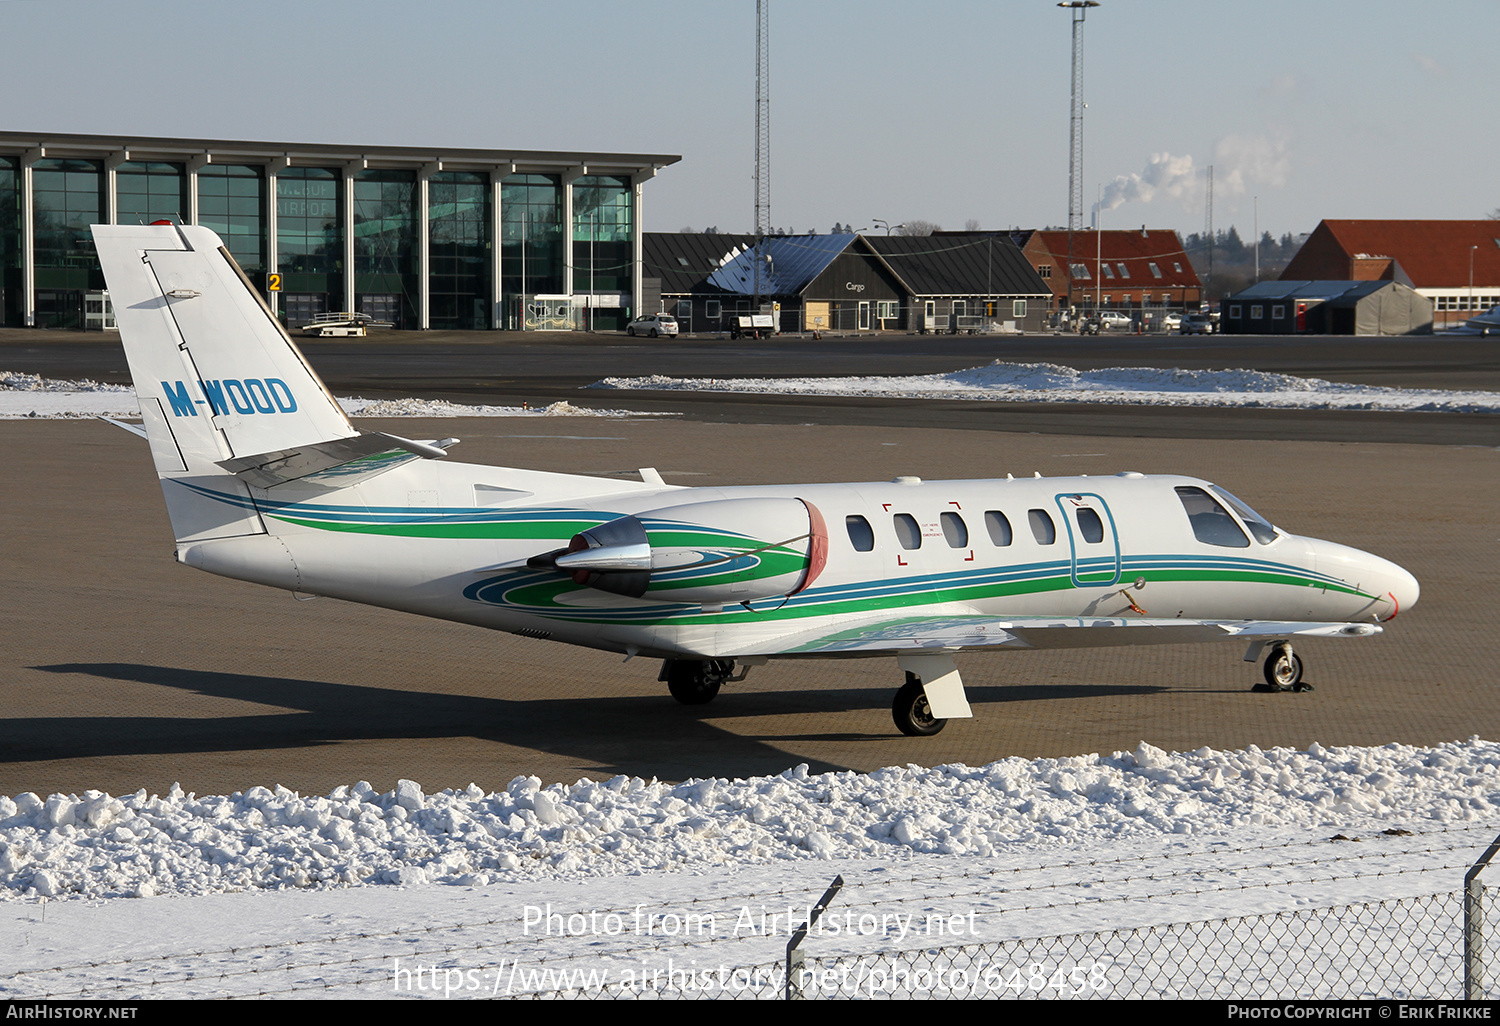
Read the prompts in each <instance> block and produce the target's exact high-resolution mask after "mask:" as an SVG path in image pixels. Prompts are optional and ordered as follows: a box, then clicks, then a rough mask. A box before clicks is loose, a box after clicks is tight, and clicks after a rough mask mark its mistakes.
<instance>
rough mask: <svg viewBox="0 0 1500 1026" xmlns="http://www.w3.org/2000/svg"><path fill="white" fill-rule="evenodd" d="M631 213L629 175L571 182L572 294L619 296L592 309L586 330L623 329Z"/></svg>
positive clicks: (627, 307)
mask: <svg viewBox="0 0 1500 1026" xmlns="http://www.w3.org/2000/svg"><path fill="white" fill-rule="evenodd" d="M630 213H631V187H630V180H629V179H626V178H618V177H615V176H613V175H584V176H583V177H582V178H579V179H578V180H577V181H575V182H574V183H573V292H574V294H576V295H587V294H594V293H607V294H609V295H611V296H619V299H618V300H617V302H618V303H619V304H620V305H619V306H618V307H604V308H597V309H595V310H594V312H593V314H592V323H591V324H590V327H591V328H595V329H603V330H617V329H623V328H624V327H625V324H626V322H627V321H629V320H630V299H629V298H628V297H629V295H630V290H631V281H630V270H631V256H632V247H631V243H630V232H631V218H630ZM621 293H623V294H624V295H621Z"/></svg>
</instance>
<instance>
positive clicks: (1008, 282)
mask: <svg viewBox="0 0 1500 1026" xmlns="http://www.w3.org/2000/svg"><path fill="white" fill-rule="evenodd" d="M862 238H863V240H864V243H865V245H867V246H868V247H870V249H871V250H873V251H874V252H875V253H876V255H878V256H879V257H880V258H881V259H882V260H883V261H885V264H886V266H887V267H889V268H890V269H891V272H892V273H893V274H895V275H896V277H897V278H899V279H900V280H901V282H902V283H903V284H904V285H905V286H906V287H907V289H908V290H909V291H910V292H911V293H912V295H914V296H1050V295H1051V294H1052V290H1051V289H1049V288H1048V287H1047V283H1046V282H1044V281H1042V279H1041V277H1040V276H1039V275H1038V274H1037V273H1036V269H1035V268H1033V267H1032V266H1031V261H1030V260H1028V259H1027V257H1026V254H1025V253H1022V252H1021V250H1020V249H1018V248H1017V247H1016V245H1015V244H1014V243H1012V242H1011V241H1010V239H1009V238H1008V237H1006V236H1004V235H995V234H986V235H963V236H959V235H925V236H911V235H905V236H903V235H886V236H880V235H865V236H862Z"/></svg>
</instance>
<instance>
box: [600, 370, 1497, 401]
mask: <svg viewBox="0 0 1500 1026" xmlns="http://www.w3.org/2000/svg"><path fill="white" fill-rule="evenodd" d="M592 387H594V388H601V389H654V390H682V391H694V392H757V393H766V394H788V393H791V394H800V395H855V396H881V397H886V398H907V399H975V400H978V399H982V400H987V401H990V402H1049V403H1109V404H1119V405H1144V406H1243V407H1277V408H1295V409H1309V410H1392V411H1402V412H1425V411H1435V410H1441V411H1449V412H1461V413H1500V393H1496V392H1477V391H1476V392H1449V391H1437V390H1431V389H1415V388H1381V387H1378V386H1375V385H1351V384H1344V383H1339V382H1333V381H1323V380H1321V379H1319V378H1299V377H1294V376H1292V375H1290V374H1270V373H1267V372H1265V371H1252V370H1235V369H1226V370H1182V369H1180V368H1159V367H1107V368H1104V369H1102V370H1093V371H1080V370H1075V369H1073V368H1072V367H1063V366H1060V365H1058V364H1054V363H1005V362H1003V361H1000V360H996V361H995V362H994V363H991V364H989V365H987V366H984V367H974V368H971V369H969V370H960V371H953V372H951V373H949V374H921V375H911V376H905V377H847V378H669V377H664V376H662V375H652V376H649V377H641V378H605V379H603V380H602V381H598V382H596V383H595V384H594V385H593V386H592Z"/></svg>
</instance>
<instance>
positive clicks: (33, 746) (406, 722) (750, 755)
mask: <svg viewBox="0 0 1500 1026" xmlns="http://www.w3.org/2000/svg"><path fill="white" fill-rule="evenodd" d="M32 669H36V670H41V671H44V672H47V673H68V674H86V675H89V676H92V677H100V678H104V679H107V680H121V681H131V682H135V683H140V684H148V685H153V686H157V687H163V688H175V689H178V690H181V691H187V692H192V693H194V694H199V695H205V696H210V697H214V698H221V699H231V700H238V701H244V702H253V703H256V704H258V705H271V706H278V707H282V708H285V709H287V710H290V711H287V712H271V713H264V714H255V715H248V716H246V715H239V716H236V715H229V716H208V717H202V716H194V717H167V716H139V717H133V716H123V717H120V716H110V717H90V716H71V717H69V716H61V717H45V718H42V717H36V718H31V719H15V720H11V721H10V722H9V723H8V724H7V727H8V733H9V735H10V737H9V739H8V743H7V745H6V749H7V751H6V756H5V758H4V761H5V762H11V763H17V762H39V761H46V760H60V759H80V758H101V757H110V756H128V755H136V756H139V755H185V754H190V753H212V752H240V751H267V750H277V749H298V748H316V747H319V746H324V745H336V744H340V743H343V742H355V741H379V740H420V739H423V738H465V737H473V738H479V739H482V740H486V741H492V742H496V743H499V744H505V745H510V746H513V747H515V748H518V749H532V750H536V751H543V752H548V753H571V754H572V755H573V756H574V757H576V758H579V759H582V760H586V761H587V762H589V763H590V764H591V765H593V766H595V767H596V768H597V769H598V770H599V771H600V772H601V773H609V774H611V775H613V774H615V773H626V774H631V775H635V776H656V777H661V778H663V779H668V780H683V779H687V778H689V777H695V776H704V775H706V774H713V775H728V776H752V775H760V774H769V773H779V772H781V771H782V770H784V769H786V768H787V762H788V752H787V751H786V750H785V749H782V748H778V747H773V745H772V742H777V741H787V742H815V741H885V742H889V743H892V744H899V743H902V742H903V740H905V739H901V738H899V737H896V736H894V728H891V730H890V731H889V732H881V733H878V734H872V733H862V732H840V733H812V732H808V733H776V734H772V733H744V734H740V733H735V732H733V731H729V730H726V729H724V728H722V727H719V726H716V725H715V724H713V723H711V722H707V721H709V720H720V721H722V720H725V719H731V718H735V719H739V718H747V717H757V716H767V717H773V716H774V717H779V716H788V715H807V714H824V715H827V714H837V713H841V712H864V711H868V710H871V709H885V708H888V707H889V704H890V701H891V696H892V694H893V692H891V691H888V690H884V689H875V688H856V689H836V690H829V689H802V690H787V691H756V692H743V693H739V694H733V693H729V694H726V695H724V696H722V697H721V698H720V699H719V700H718V701H716V702H715V703H714V704H713V705H711V706H682V705H678V704H677V703H676V702H674V701H672V699H671V698H670V697H668V696H667V695H665V694H663V695H661V696H622V697H619V698H602V699H601V698H597V697H592V698H572V697H570V698H565V699H506V698H490V697H477V696H470V695H450V694H441V693H433V692H425V691H399V690H394V689H389V688H375V687H363V686H360V685H352V684H335V683H329V682H326V681H314V680H300V679H295V678H289V677H264V676H255V675H253V674H240V673H219V672H211V671H202V670H188V669H181V668H177V667H170V666H150V665H142V664H138V663H61V664H54V665H49V666H35V667H32ZM1171 690H1173V689H1171V688H1168V687H1160V686H1148V685H1139V686H1136V685H1097V686H1086V685H1066V684H1062V685H1046V686H1034V687H1033V686H1021V687H1017V686H991V687H986V686H982V685H981V686H977V687H971V688H970V689H969V697H970V700H971V701H972V702H974V703H975V704H988V703H996V704H1004V703H1011V702H1017V701H1037V700H1042V699H1063V698H1073V699H1076V698H1080V697H1092V698H1102V697H1110V696H1139V695H1149V694H1156V693H1161V692H1167V691H1171ZM983 715H984V713H983V711H981V712H980V716H983ZM907 743H915V744H922V743H923V741H922V740H920V739H911V740H910V741H909V742H907ZM796 758H797V760H798V761H805V762H807V763H808V764H809V769H810V770H811V771H812V772H815V773H824V772H838V771H844V770H848V769H850V768H852V767H849V766H843V765H838V764H835V763H831V762H826V761H822V760H815V759H811V758H808V757H806V756H805V755H798V756H796ZM409 772H413V773H416V772H420V766H413V767H411V769H410V771H409Z"/></svg>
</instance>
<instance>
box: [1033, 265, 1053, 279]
mask: <svg viewBox="0 0 1500 1026" xmlns="http://www.w3.org/2000/svg"><path fill="white" fill-rule="evenodd" d="M1036 274H1037V277H1038V278H1050V277H1052V265H1051V264H1037V265H1036Z"/></svg>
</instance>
